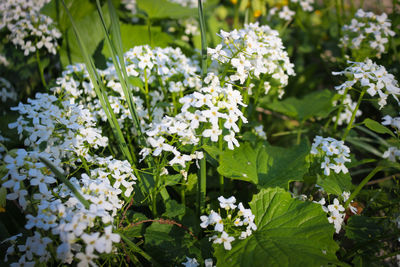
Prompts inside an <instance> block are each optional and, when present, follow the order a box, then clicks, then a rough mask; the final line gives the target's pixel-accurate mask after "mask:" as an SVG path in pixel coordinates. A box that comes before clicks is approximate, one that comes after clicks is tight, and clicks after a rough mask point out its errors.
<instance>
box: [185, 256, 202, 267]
mask: <svg viewBox="0 0 400 267" xmlns="http://www.w3.org/2000/svg"><path fill="white" fill-rule="evenodd" d="M182 265H184V266H185V267H197V266H199V263H198V262H197V260H196V259H195V258H189V257H186V262H182Z"/></svg>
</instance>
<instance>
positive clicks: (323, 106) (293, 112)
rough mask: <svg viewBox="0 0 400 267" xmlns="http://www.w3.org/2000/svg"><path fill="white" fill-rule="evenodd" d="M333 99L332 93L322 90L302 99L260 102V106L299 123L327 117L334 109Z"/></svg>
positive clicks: (290, 98)
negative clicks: (313, 118)
mask: <svg viewBox="0 0 400 267" xmlns="http://www.w3.org/2000/svg"><path fill="white" fill-rule="evenodd" d="M333 97H334V93H333V92H331V91H329V90H323V91H317V92H312V93H310V94H308V95H306V96H304V97H303V98H302V99H298V98H294V97H289V98H287V99H285V100H283V101H275V102H273V103H265V102H264V103H263V102H261V105H262V106H264V107H266V108H269V109H272V110H274V111H277V112H280V113H283V114H285V115H287V116H289V117H292V118H295V119H297V120H299V121H306V120H307V119H310V118H312V117H319V118H325V117H327V116H328V115H329V114H330V113H331V112H332V111H333V110H334V109H335V107H333V106H332V98H333Z"/></svg>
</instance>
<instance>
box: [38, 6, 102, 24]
mask: <svg viewBox="0 0 400 267" xmlns="http://www.w3.org/2000/svg"><path fill="white" fill-rule="evenodd" d="M64 2H65V5H66V6H67V8H68V10H69V12H70V14H71V15H72V17H73V18H74V19H75V20H77V21H78V20H80V19H82V18H84V17H86V16H87V15H88V14H90V13H92V12H94V11H96V6H95V5H93V4H92V3H90V1H76V0H64ZM40 13H42V14H44V15H47V16H49V17H50V18H51V19H52V20H53V21H54V22H56V23H57V24H58V25H57V28H58V29H60V31H61V32H64V31H66V30H67V29H68V28H70V27H71V26H72V24H71V21H70V20H69V18H68V14H67V12H65V9H64V8H63V7H62V5H61V4H60V2H59V1H58V0H56V1H51V2H50V3H48V4H46V5H45V6H44V7H43V8H42V9H41V10H40Z"/></svg>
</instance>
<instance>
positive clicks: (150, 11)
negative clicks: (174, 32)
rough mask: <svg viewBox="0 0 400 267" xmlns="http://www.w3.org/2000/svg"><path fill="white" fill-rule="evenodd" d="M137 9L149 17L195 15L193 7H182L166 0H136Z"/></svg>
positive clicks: (185, 16)
mask: <svg viewBox="0 0 400 267" xmlns="http://www.w3.org/2000/svg"><path fill="white" fill-rule="evenodd" d="M136 3H137V5H138V7H139V9H141V10H143V11H145V12H146V14H147V16H148V17H149V18H150V19H163V18H171V19H180V18H187V17H193V16H195V15H196V11H197V10H196V9H195V8H186V7H182V6H181V5H179V4H176V3H172V2H169V1H167V0H137V1H136Z"/></svg>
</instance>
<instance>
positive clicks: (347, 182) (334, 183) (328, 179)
mask: <svg viewBox="0 0 400 267" xmlns="http://www.w3.org/2000/svg"><path fill="white" fill-rule="evenodd" d="M317 184H318V185H319V186H321V187H322V188H323V189H324V191H325V192H327V193H328V194H334V195H336V196H340V195H341V194H342V193H343V192H344V191H347V192H349V191H351V187H352V183H351V176H350V174H349V173H346V174H344V173H342V172H341V173H334V172H333V173H331V174H330V175H329V176H325V175H318V178H317Z"/></svg>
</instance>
